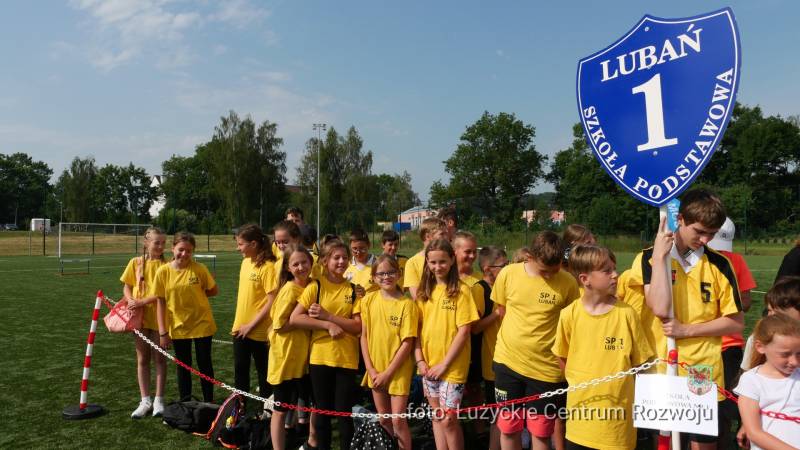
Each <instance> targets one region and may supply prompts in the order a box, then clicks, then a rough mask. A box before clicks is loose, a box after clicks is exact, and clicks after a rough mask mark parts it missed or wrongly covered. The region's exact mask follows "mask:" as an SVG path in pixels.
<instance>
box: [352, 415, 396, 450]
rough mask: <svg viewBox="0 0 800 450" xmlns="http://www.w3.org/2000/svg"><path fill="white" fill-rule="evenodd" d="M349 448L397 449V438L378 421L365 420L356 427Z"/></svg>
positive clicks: (358, 449)
mask: <svg viewBox="0 0 800 450" xmlns="http://www.w3.org/2000/svg"><path fill="white" fill-rule="evenodd" d="M350 450H397V439H395V438H394V436H392V435H390V434H389V432H388V431H386V428H383V427H382V426H381V424H380V423H378V421H376V420H366V421H364V422H362V423H361V424H360V425H359V426H358V429H356V433H355V435H353V441H352V442H351V443H350Z"/></svg>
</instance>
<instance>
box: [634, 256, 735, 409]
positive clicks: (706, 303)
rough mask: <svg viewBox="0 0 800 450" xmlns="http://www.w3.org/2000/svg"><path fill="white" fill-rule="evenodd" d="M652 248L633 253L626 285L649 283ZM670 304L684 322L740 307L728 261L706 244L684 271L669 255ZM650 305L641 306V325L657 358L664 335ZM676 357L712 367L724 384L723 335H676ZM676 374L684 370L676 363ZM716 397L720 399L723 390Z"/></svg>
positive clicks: (661, 355) (662, 355) (663, 355)
mask: <svg viewBox="0 0 800 450" xmlns="http://www.w3.org/2000/svg"><path fill="white" fill-rule="evenodd" d="M652 257H653V249H652V248H649V249H646V250H644V251H643V252H642V253H639V254H638V255H636V258H635V259H634V260H633V264H632V265H631V270H630V272H631V274H630V281H629V282H628V285H629V286H632V287H638V288H641V289H642V291H644V286H646V285H649V284H650V279H651V277H652V271H653V266H652ZM672 274H673V279H674V281H673V283H672V305H673V310H674V312H675V318H676V319H678V321H679V322H681V323H684V324H696V323H704V322H708V321H711V320H714V319H717V318H719V317H722V316H727V315H731V314H736V313H738V312H741V311H742V303H741V299H740V298H739V288H738V284H737V282H736V274H735V272H734V271H733V267H732V266H731V263H730V261H728V259H727V258H725V257H724V256H723V255H721V254H719V253H717V252H715V251H713V250H710V249H709V248H708V247H705V249H704V251H703V255H702V256H701V257H700V260H699V261H698V262H697V264H696V265H695V266H694V267H693V268H692V269H691V270H690V271H689V273H686V272H685V271H684V270H683V268H682V267H681V266H680V264H679V263H678V261H675V260H674V259H672ZM644 310H646V311H650V308H643V313H642V320H643V321H645V320H646V321H647V322H644V326H648V325H649V327H650V330H651V331H652V335H653V341H654V345H653V348H654V349H655V351H656V353H657V354H658V357H659V358H666V355H667V338H666V336H664V329H663V328H662V326H661V321H660V320H658V318H657V317H655V316H654V315H653V314H652V312H650V313H649V314H645V311H644ZM675 344H676V346H677V349H678V361H683V362H686V363H687V364H689V365H692V366H693V365H705V366H710V367H711V378H712V379H713V380H714V382H715V383H717V385H718V386H721V387H725V384H724V383H725V381H724V373H723V367H722V337H721V336H700V337H692V338H685V339H676V341H675ZM658 370H659V371H660V372H662V373H663V372H665V371H666V365H665V364H660V365H659V366H658ZM678 375H680V376H686V371H685V370H684V369H683V368H682V367H678ZM717 398H718V400H720V401H721V400H723V399H724V397H723V396H722V394H719V395H718V397H717Z"/></svg>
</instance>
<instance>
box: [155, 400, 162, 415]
mask: <svg viewBox="0 0 800 450" xmlns="http://www.w3.org/2000/svg"><path fill="white" fill-rule="evenodd" d="M163 413H164V402H163V401H162V400H161V399H158V398H156V399H155V401H154V402H153V417H161V415H162V414H163Z"/></svg>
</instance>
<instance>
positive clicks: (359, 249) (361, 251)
mask: <svg viewBox="0 0 800 450" xmlns="http://www.w3.org/2000/svg"><path fill="white" fill-rule="evenodd" d="M369 247H370V243H369V236H368V235H367V233H366V232H365V231H364V230H362V229H360V228H356V229H354V230H353V231H351V232H350V253H352V254H353V257H352V258H351V259H350V265H349V266H348V267H347V270H346V271H345V272H344V277H345V278H346V279H347V281H349V282H351V283H353V284H357V285H359V286H361V287H362V288H364V290H365V291H373V290H376V289H378V285H376V284H375V283H373V282H372V277H371V276H370V274H371V273H372V264H373V263H374V262H375V256H374V255H371V254H370V253H369Z"/></svg>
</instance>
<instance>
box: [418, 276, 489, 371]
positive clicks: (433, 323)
mask: <svg viewBox="0 0 800 450" xmlns="http://www.w3.org/2000/svg"><path fill="white" fill-rule="evenodd" d="M417 306H418V307H419V317H420V322H421V323H422V325H421V327H420V336H419V339H420V346H421V347H422V354H423V356H424V357H425V361H426V362H427V363H428V367H433V366H435V365H436V364H439V363H440V362H442V361H443V360H444V358H445V356H446V355H447V351H448V350H449V349H450V345H451V344H452V343H453V339H455V337H456V334H457V333H458V328H459V327H462V326H464V325H469V324H470V323H472V322H475V321H476V320H478V311H476V310H475V302H474V301H473V300H472V293H471V292H470V288H469V286H467V285H466V284H464V283H459V292H458V295H457V296H456V297H455V298H450V297H447V286H446V285H444V284H437V285H436V287H435V288H434V289H433V292H432V293H431V298H429V299H428V300H422V299H417ZM469 356H470V340H469V338H467V341H466V343H465V344H464V346H463V347H462V348H461V351H460V352H459V353H458V356H456V358H455V359H454V360H453V362H452V364H450V367H448V368H447V370H446V371H445V372H444V374H443V375H442V380H444V381H447V382H449V383H460V384H463V383H466V381H467V372H468V371H469Z"/></svg>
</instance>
